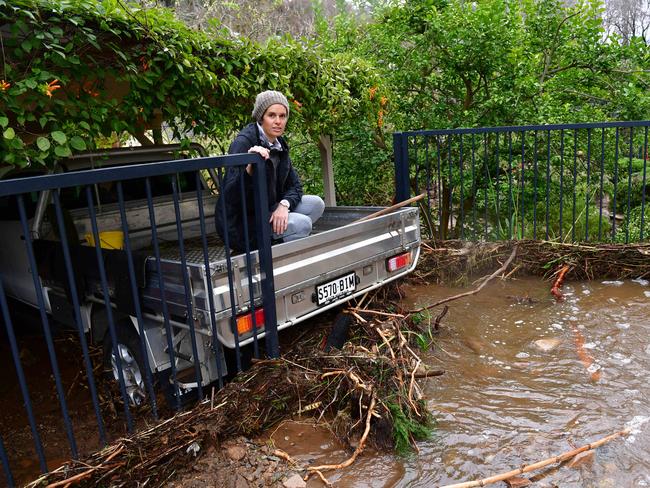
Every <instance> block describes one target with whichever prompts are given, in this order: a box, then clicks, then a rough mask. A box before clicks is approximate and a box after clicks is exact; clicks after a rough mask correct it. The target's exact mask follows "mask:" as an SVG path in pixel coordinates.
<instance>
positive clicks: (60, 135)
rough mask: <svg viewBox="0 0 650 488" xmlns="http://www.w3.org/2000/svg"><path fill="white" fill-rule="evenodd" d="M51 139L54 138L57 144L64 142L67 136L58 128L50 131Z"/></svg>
mask: <svg viewBox="0 0 650 488" xmlns="http://www.w3.org/2000/svg"><path fill="white" fill-rule="evenodd" d="M52 139H54V140H55V141H56V142H57V143H59V144H65V143H66V141H67V140H68V138H67V137H66V135H65V134H64V133H63V132H61V131H60V130H55V131H54V132H52Z"/></svg>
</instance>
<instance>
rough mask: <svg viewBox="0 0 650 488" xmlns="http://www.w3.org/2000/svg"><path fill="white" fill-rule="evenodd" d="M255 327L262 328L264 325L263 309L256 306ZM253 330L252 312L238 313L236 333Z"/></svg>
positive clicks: (245, 332) (240, 333) (241, 333)
mask: <svg viewBox="0 0 650 488" xmlns="http://www.w3.org/2000/svg"><path fill="white" fill-rule="evenodd" d="M255 327H256V328H257V329H262V328H263V327H264V309H263V308H258V309H257V310H255ZM252 331H253V313H252V312H248V313H247V314H244V315H240V316H239V317H237V333H238V334H239V335H240V336H242V335H244V334H248V333H249V332H252Z"/></svg>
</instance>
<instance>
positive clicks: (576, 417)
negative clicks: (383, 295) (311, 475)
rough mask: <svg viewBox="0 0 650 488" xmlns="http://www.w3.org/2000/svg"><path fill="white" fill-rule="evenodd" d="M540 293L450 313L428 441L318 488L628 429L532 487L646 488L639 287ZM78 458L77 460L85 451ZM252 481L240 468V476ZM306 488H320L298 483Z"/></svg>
mask: <svg viewBox="0 0 650 488" xmlns="http://www.w3.org/2000/svg"><path fill="white" fill-rule="evenodd" d="M549 289H550V284H549V283H548V282H544V281H542V280H540V279H537V278H524V279H511V280H508V281H506V282H499V281H495V282H493V283H490V284H489V285H488V286H486V287H485V288H484V289H483V290H482V291H481V292H480V293H479V294H477V295H475V296H472V297H468V298H465V299H461V300H456V301H453V302H451V303H450V304H449V306H450V309H449V313H448V314H447V315H446V316H445V318H444V319H443V320H442V324H443V328H442V330H441V332H440V333H439V334H437V335H436V336H434V337H433V340H434V344H433V345H432V346H431V348H430V349H429V350H428V351H427V352H425V353H422V357H423V359H425V361H426V362H427V363H428V364H429V365H430V366H431V367H432V368H434V369H445V370H446V371H447V373H446V374H445V375H444V376H442V377H436V378H432V379H429V380H424V381H423V383H422V384H423V387H424V394H425V396H426V398H427V403H428V405H429V408H430V409H431V411H432V412H434V414H435V416H436V417H437V419H438V423H437V426H436V429H435V431H434V435H433V437H432V438H431V439H429V440H427V441H424V442H420V443H419V444H418V449H419V452H418V453H414V454H413V455H412V456H410V457H407V458H399V457H396V456H393V455H389V454H384V453H377V452H373V451H371V450H366V451H364V454H363V455H362V456H360V457H359V458H358V459H357V460H356V462H355V463H354V464H353V465H352V466H350V467H349V468H347V469H344V470H339V471H335V472H330V473H327V476H328V479H329V480H330V481H331V482H333V483H334V485H335V486H337V487H343V488H345V487H373V488H374V487H406V486H408V487H430V486H441V485H445V484H450V483H454V482H460V481H467V480H471V479H479V478H484V477H487V476H491V475H495V474H498V473H501V472H505V471H509V470H511V469H514V468H516V467H518V466H521V465H523V464H531V463H534V462H536V461H540V460H543V459H546V458H548V457H552V456H556V455H559V454H561V453H563V452H565V451H568V450H570V449H572V448H574V447H578V446H581V445H583V444H586V443H588V442H593V441H595V440H597V439H599V438H601V437H604V436H606V435H608V434H611V433H613V432H617V431H619V430H621V429H623V428H625V427H632V428H633V435H631V436H628V437H627V438H625V439H617V440H614V441H612V442H611V443H609V444H607V445H605V446H603V447H601V448H599V449H598V450H597V451H596V453H595V455H594V456H592V457H590V458H585V459H584V460H583V462H582V463H581V464H579V465H578V466H575V467H568V466H563V467H561V468H559V469H557V467H555V468H551V469H547V470H542V471H538V472H536V473H533V474H535V475H536V478H534V480H535V484H534V486H539V487H551V486H561V487H563V488H564V487H569V488H571V487H628V486H629V487H632V486H635V487H636V486H650V421H649V420H650V406H649V405H648V397H649V396H650V385H649V384H648V379H649V376H650V375H649V374H648V369H649V367H650V334H649V332H650V284H649V283H647V282H645V281H643V280H636V281H629V280H627V281H624V282H615V281H614V282H611V281H606V282H602V281H592V282H584V283H570V282H569V283H566V284H565V286H564V288H563V291H564V293H565V295H566V300H565V301H564V302H562V303H556V302H555V300H554V299H553V298H552V297H551V295H550V293H549ZM405 291H406V296H407V298H406V300H405V303H404V304H403V305H404V306H405V307H406V308H416V307H417V306H420V305H425V304H427V303H433V302H434V301H436V300H438V299H440V298H443V297H447V296H450V295H454V294H457V293H459V292H461V291H466V290H459V289H453V288H447V287H442V286H436V285H430V286H406V287H405ZM435 313H437V312H434V315H435ZM59 341H60V342H58V346H57V349H60V350H61V351H62V354H61V358H63V362H64V363H66V364H67V362H69V366H68V367H66V368H65V371H64V373H66V374H65V375H64V376H65V380H64V383H65V389H66V391H67V392H68V395H69V400H70V401H71V403H72V410H73V423H74V424H75V434H76V435H81V436H82V437H83V435H84V434H83V432H85V431H86V430H89V429H86V428H84V427H83V426H89V425H92V424H93V422H94V420H93V414H92V411H91V410H92V409H91V408H90V405H89V401H88V399H87V397H88V393H87V391H83V390H82V389H81V388H79V384H80V383H82V382H80V381H79V379H75V378H76V373H75V374H73V372H74V371H77V368H78V365H79V358H78V357H75V355H74V351H73V350H74V347H72V346H70V351H67V345H66V344H67V340H65V339H59ZM19 342H20V343H21V346H22V347H21V356H23V357H22V360H23V361H24V362H25V363H26V366H27V369H30V368H31V369H30V371H28V373H29V377H30V378H39V375H38V371H37V370H38V368H42V371H43V372H46V371H49V370H48V369H47V367H46V366H44V365H43V362H42V361H39V360H38V358H39V357H45V355H46V351H45V350H44V349H43V350H39V349H37V350H34V349H33V348H32V347H27V344H32V341H31V340H30V339H29V336H26V337H21V338H20V340H19ZM66 351H67V353H66ZM1 352H2V353H3V354H2V355H3V357H4V358H5V359H4V361H5V362H6V364H4V370H5V372H6V373H7V375H8V376H11V377H12V378H15V376H14V373H13V371H12V366H11V364H10V363H11V361H10V353H9V352H8V351H1ZM40 381H41V382H42V383H43V384H45V385H47V387H46V388H43V389H41V388H37V389H36V390H38V391H41V390H43V393H38V395H36V396H37V398H34V401H35V405H36V407H35V408H36V410H37V417H38V418H39V429H40V430H41V431H42V432H44V434H43V435H44V438H45V439H44V441H45V445H46V451H47V452H46V456H47V457H48V462H50V463H51V464H52V465H56V464H58V462H60V460H63V459H64V458H66V457H67V456H69V452H68V449H67V448H66V444H67V443H66V441H65V438H62V437H61V434H60V430H61V429H60V427H59V426H57V425H55V423H54V420H53V419H57V418H58V417H59V416H60V411H59V407H58V402H56V394H55V390H54V385H53V382H52V381H51V378H50V377H49V374H43V375H41V377H40ZM4 385H5V386H4V387H3V395H2V396H0V408H2V410H3V412H4V414H3V417H4V418H3V420H2V421H1V422H0V426H1V427H2V434H3V437H4V440H5V445H6V446H7V448H8V451H9V455H10V459H11V461H12V468H13V469H15V470H16V472H15V473H14V474H15V475H16V474H17V475H19V477H20V478H22V479H25V478H24V477H23V476H26V475H27V473H30V472H31V473H34V471H37V469H38V468H37V466H38V463H37V462H36V461H35V455H34V452H33V444H31V442H30V437H29V431H28V429H27V428H25V429H23V430H22V431H20V432H15V431H13V429H9V427H10V425H12V424H13V425H15V424H16V423H17V422H18V420H20V423H21V424H24V422H25V421H24V419H22V418H21V419H18V418H17V416H18V410H17V409H16V407H15V406H13V407H12V404H11V402H9V399H10V398H14V399H15V398H18V397H19V392H18V391H17V388H18V386H17V385H16V383H15V382H5V383H4ZM75 385H76V386H75ZM30 387H31V385H30ZM75 398H77V399H76V400H75ZM58 423H60V420H58ZM50 431H52V433H50ZM54 431H57V432H59V434H58V435H55V434H54ZM89 432H90V430H89ZM92 433H93V434H94V435H96V428H95V429H94V430H93V431H92ZM115 434H117V432H116V433H115ZM268 435H269V436H270V437H271V439H272V440H273V444H274V446H275V447H278V448H280V449H283V450H284V451H286V452H287V453H288V454H290V455H291V456H292V457H294V458H296V459H297V460H298V461H300V462H301V463H305V464H313V463H318V464H321V463H325V462H341V461H343V460H345V459H347V457H349V452H346V451H345V450H344V449H343V446H341V445H340V444H338V443H337V442H336V441H335V440H334V439H333V438H332V436H331V435H330V434H329V432H328V431H327V430H326V429H324V428H323V427H317V426H313V424H311V423H303V422H295V421H292V422H285V423H283V424H281V425H280V426H279V427H278V428H277V429H276V430H274V431H273V432H271V433H269V434H268ZM267 440H268V437H263V438H262V439H261V442H262V443H264V442H266V441H267ZM80 444H81V445H82V446H83V447H84V448H88V447H89V446H92V445H94V444H96V440H92V439H90V438H89V439H87V440H86V441H85V442H84V440H83V439H82V440H81V441H80ZM268 459H271V458H268ZM270 462H271V461H270ZM273 462H275V461H273ZM273 462H271V464H272V463H273ZM219 466H220V468H223V466H224V465H223V464H222V465H219ZM254 469H255V468H254V466H251V467H250V468H249V467H247V466H246V465H242V467H241V470H242V473H243V474H246V473H247V471H251V472H252V471H254ZM34 474H35V473H34ZM20 475H22V476H20ZM197 486H198V485H197ZM308 486H310V487H316V486H322V483H321V482H320V481H319V480H317V479H311V480H310V481H309V483H308ZM495 486H499V485H495ZM500 486H504V485H503V484H501V485H500Z"/></svg>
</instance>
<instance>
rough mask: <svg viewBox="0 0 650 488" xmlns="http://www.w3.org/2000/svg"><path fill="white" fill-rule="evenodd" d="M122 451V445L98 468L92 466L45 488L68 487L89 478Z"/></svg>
mask: <svg viewBox="0 0 650 488" xmlns="http://www.w3.org/2000/svg"><path fill="white" fill-rule="evenodd" d="M123 450H124V446H123V445H122V446H120V448H119V449H116V450H115V452H113V454H111V455H110V456H108V457H107V458H106V459H105V460H104V462H102V463H101V464H100V465H99V466H93V467H92V468H90V469H87V470H86V471H83V472H81V473H79V474H76V475H74V476H71V477H70V478H67V479H65V480H62V481H57V482H56V483H50V484H49V485H47V487H46V488H56V487H57V486H66V485H70V484H72V483H75V482H76V481H81V480H82V479H84V478H86V477H87V476H90V475H91V474H92V473H93V471H97V470H98V469H101V468H102V467H104V465H105V464H106V463H108V462H110V461H111V460H112V459H113V458H114V457H115V456H117V455H118V454H119V453H121V452H122V451H123Z"/></svg>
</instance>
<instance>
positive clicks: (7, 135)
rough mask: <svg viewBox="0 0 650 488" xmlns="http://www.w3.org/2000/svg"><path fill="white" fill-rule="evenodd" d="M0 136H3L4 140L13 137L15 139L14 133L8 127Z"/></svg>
mask: <svg viewBox="0 0 650 488" xmlns="http://www.w3.org/2000/svg"><path fill="white" fill-rule="evenodd" d="M2 135H3V136H4V138H5V139H7V140H11V139H13V138H14V137H16V132H15V131H14V130H13V129H12V128H11V127H9V128H8V129H6V130H5V131H4V132H3V133H2Z"/></svg>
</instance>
